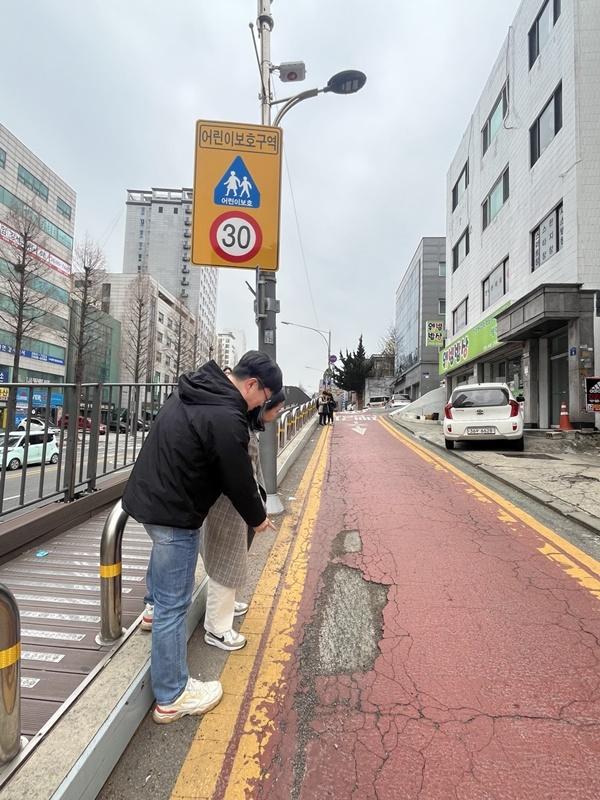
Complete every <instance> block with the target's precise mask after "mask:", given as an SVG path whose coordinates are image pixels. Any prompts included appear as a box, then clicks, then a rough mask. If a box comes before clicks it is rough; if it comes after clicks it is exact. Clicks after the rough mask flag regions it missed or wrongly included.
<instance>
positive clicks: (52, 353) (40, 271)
mask: <svg viewBox="0 0 600 800" xmlns="http://www.w3.org/2000/svg"><path fill="white" fill-rule="evenodd" d="M75 200H76V196H75V192H74V191H73V189H71V187H70V186H69V185H68V184H67V183H65V181H64V180H62V178H60V177H59V176H58V175H57V174H56V173H55V172H54V171H53V170H51V169H50V167H48V166H47V165H46V164H45V163H44V162H43V161H41V159H39V158H38V157H37V156H36V155H34V154H33V153H32V152H31V150H29V149H28V148H27V147H26V146H25V145H24V144H23V143H22V142H21V141H19V139H17V137H16V136H14V135H13V134H12V133H11V132H10V131H9V130H7V129H6V128H5V127H4V126H3V125H0V307H1V308H2V311H3V316H5V319H4V320H2V319H0V382H3V383H6V382H8V381H10V380H12V378H13V374H12V367H13V360H14V354H15V329H14V328H13V326H12V324H10V325H9V324H7V321H6V318H8V316H11V317H12V310H13V309H14V307H15V306H14V299H13V298H12V297H11V295H12V294H13V291H11V285H13V288H14V271H11V269H10V268H9V266H8V260H7V259H12V258H14V257H15V255H14V254H15V252H16V251H15V250H14V248H11V244H14V243H16V241H17V240H18V238H19V237H18V234H17V232H16V231H15V227H14V226H15V224H16V223H15V218H14V215H15V214H16V215H25V216H26V217H27V215H32V216H33V219H34V220H35V222H36V228H38V229H39V238H38V242H37V243H36V247H35V253H34V257H35V260H36V261H37V263H38V264H39V268H36V272H35V275H34V276H33V277H32V278H31V279H30V281H29V283H30V287H31V288H30V289H28V292H27V293H28V295H29V296H30V298H31V300H32V308H36V309H37V312H38V313H39V311H40V309H42V310H43V311H44V313H42V314H40V315H39V317H38V319H37V320H36V322H35V325H33V326H31V327H30V330H29V331H27V335H26V336H25V337H24V339H23V341H22V342H21V348H20V349H21V358H20V365H19V375H18V380H19V382H22V383H43V382H48V383H50V382H54V383H62V382H64V379H65V370H66V362H67V345H66V335H65V334H66V330H67V326H68V319H69V292H70V280H71V278H70V276H71V263H72V260H73V232H74V229H75ZM37 298H39V305H38V304H37V303H38V299H37ZM33 300H36V304H35V305H34V304H33ZM25 312H26V313H27V309H25ZM32 313H33V312H32ZM4 404H5V401H4V399H2V400H0V406H1V405H4Z"/></svg>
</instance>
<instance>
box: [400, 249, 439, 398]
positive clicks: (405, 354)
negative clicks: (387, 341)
mask: <svg viewBox="0 0 600 800" xmlns="http://www.w3.org/2000/svg"><path fill="white" fill-rule="evenodd" d="M445 297H446V240H445V238H444V237H443V236H434V237H425V238H423V239H421V241H420V242H419V246H418V247H417V250H416V252H415V254H414V256H413V257H412V260H411V262H410V264H409V265H408V267H407V269H406V271H405V273H404V276H403V277H402V280H401V281H400V284H399V286H398V289H397V290H396V317H395V326H394V330H395V337H396V359H395V379H394V386H393V390H394V394H405V395H407V396H408V397H410V399H411V400H416V399H417V398H418V397H421V395H423V394H426V393H427V392H429V391H431V390H432V389H435V388H437V387H438V386H439V385H440V381H439V375H438V362H439V357H438V345H437V344H431V343H430V342H431V339H430V338H429V339H428V326H427V323H428V322H442V321H443V320H444V315H445V312H446V308H445V302H446V301H445Z"/></svg>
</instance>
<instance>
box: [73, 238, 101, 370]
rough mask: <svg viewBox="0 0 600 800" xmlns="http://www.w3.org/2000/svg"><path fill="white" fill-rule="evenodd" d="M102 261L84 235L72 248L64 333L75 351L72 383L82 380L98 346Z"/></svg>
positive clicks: (99, 253)
mask: <svg viewBox="0 0 600 800" xmlns="http://www.w3.org/2000/svg"><path fill="white" fill-rule="evenodd" d="M105 280H106V262H105V259H104V253H103V252H102V250H101V249H100V247H99V246H98V245H97V244H96V243H95V242H93V241H92V240H91V239H88V238H87V237H86V238H85V240H84V241H83V242H82V243H81V244H79V245H77V247H76V248H75V257H74V260H73V287H72V294H71V322H70V325H69V331H68V334H67V337H68V341H69V347H71V348H72V349H73V352H74V353H75V374H74V380H75V383H82V381H83V372H84V366H85V363H86V361H89V360H90V356H91V355H92V354H94V353H95V352H96V351H97V349H98V347H99V346H100V336H99V322H100V318H101V316H102V284H103V283H104V282H105Z"/></svg>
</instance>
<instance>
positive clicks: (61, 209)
mask: <svg viewBox="0 0 600 800" xmlns="http://www.w3.org/2000/svg"><path fill="white" fill-rule="evenodd" d="M56 210H57V211H58V213H59V214H62V215H63V217H66V218H67V219H71V214H72V213H73V209H72V208H71V206H70V205H69V204H68V203H65V201H64V200H61V199H60V197H57V198H56Z"/></svg>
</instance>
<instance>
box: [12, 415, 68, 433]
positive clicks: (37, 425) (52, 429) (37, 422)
mask: <svg viewBox="0 0 600 800" xmlns="http://www.w3.org/2000/svg"><path fill="white" fill-rule="evenodd" d="M46 424H48V429H47V431H48V433H56V434H58V433H60V430H59V429H58V428H57V427H56V426H54V425H52V424H51V423H46V420H45V419H43V417H31V418H30V420H29V430H30V432H31V433H33V432H34V431H35V432H36V433H37V432H40V431H45V430H46ZM17 430H18V431H26V430H27V419H22V420H21V422H19V424H18V425H17Z"/></svg>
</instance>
